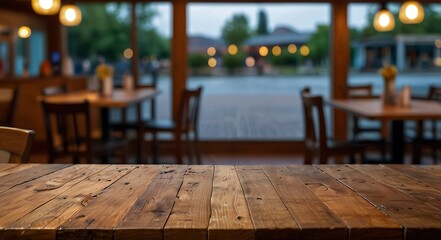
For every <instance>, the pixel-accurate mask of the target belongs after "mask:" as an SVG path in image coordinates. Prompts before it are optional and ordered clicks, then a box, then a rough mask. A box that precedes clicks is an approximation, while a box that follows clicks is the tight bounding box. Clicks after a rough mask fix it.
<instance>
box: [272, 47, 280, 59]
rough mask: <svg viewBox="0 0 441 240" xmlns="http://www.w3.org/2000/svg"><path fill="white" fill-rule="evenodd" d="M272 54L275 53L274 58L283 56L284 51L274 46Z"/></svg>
mask: <svg viewBox="0 0 441 240" xmlns="http://www.w3.org/2000/svg"><path fill="white" fill-rule="evenodd" d="M271 52H272V53H273V55H274V56H276V57H277V56H280V54H282V49H281V48H280V47H279V46H274V47H273V49H272V50H271Z"/></svg>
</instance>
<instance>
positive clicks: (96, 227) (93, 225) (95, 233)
mask: <svg viewBox="0 0 441 240" xmlns="http://www.w3.org/2000/svg"><path fill="white" fill-rule="evenodd" d="M161 168H162V166H160V165H152V166H142V165H141V166H137V167H136V168H135V169H134V170H133V171H131V172H130V173H129V174H127V175H125V176H124V177H122V178H120V179H119V180H118V181H117V182H116V183H114V184H112V185H111V186H110V187H108V188H107V189H106V190H105V191H104V192H103V193H102V194H100V195H99V196H98V197H97V198H96V199H95V200H94V201H92V202H91V203H89V204H88V205H87V206H86V207H85V208H84V209H82V210H81V211H79V212H78V213H77V214H75V215H74V216H72V217H71V218H70V219H69V220H68V221H67V222H65V223H64V224H62V225H61V226H60V227H59V230H58V233H57V239H89V238H105V239H113V229H114V228H115V227H117V226H118V225H119V223H120V222H121V219H122V218H123V217H124V215H125V214H126V213H127V211H128V210H129V209H130V208H131V207H132V205H133V204H134V202H135V201H136V199H138V197H139V196H140V195H141V194H142V193H143V192H144V190H145V189H146V188H147V186H148V185H149V184H150V182H151V180H152V178H153V177H154V176H155V175H156V174H157V173H158V172H159V171H160V170H161Z"/></svg>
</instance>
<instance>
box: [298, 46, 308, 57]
mask: <svg viewBox="0 0 441 240" xmlns="http://www.w3.org/2000/svg"><path fill="white" fill-rule="evenodd" d="M309 53H310V50H309V47H308V46H306V45H303V46H301V47H300V55H302V56H304V57H306V56H308V55H309Z"/></svg>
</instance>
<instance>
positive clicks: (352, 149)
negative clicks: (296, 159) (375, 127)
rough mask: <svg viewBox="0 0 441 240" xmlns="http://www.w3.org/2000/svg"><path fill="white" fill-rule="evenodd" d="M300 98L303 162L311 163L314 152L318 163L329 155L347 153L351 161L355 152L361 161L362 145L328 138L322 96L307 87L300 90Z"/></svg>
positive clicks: (362, 160)
mask: <svg viewBox="0 0 441 240" xmlns="http://www.w3.org/2000/svg"><path fill="white" fill-rule="evenodd" d="M301 98H302V102H303V117H304V123H305V126H304V127H305V160H304V163H305V164H311V163H312V160H313V157H314V154H317V155H319V159H320V161H319V162H320V164H326V163H327V162H328V158H329V157H331V156H341V155H349V156H350V160H351V162H355V158H354V155H356V154H358V155H359V156H360V159H361V163H363V162H364V148H363V146H361V145H358V144H352V143H349V142H337V141H332V140H330V139H329V138H328V136H327V130H326V122H325V116H324V112H323V99H322V97H321V96H311V95H310V90H309V88H305V89H303V90H302V91H301ZM317 118H318V121H317ZM316 128H317V129H316Z"/></svg>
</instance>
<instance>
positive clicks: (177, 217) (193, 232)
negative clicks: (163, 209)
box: [164, 166, 213, 240]
mask: <svg viewBox="0 0 441 240" xmlns="http://www.w3.org/2000/svg"><path fill="white" fill-rule="evenodd" d="M212 186H213V166H191V167H189V168H188V169H187V172H186V173H185V176H184V181H183V183H182V186H181V189H180V190H179V193H178V196H177V199H176V202H175V205H174V207H173V210H172V212H171V214H170V217H169V219H168V221H167V223H166V225H165V227H164V239H167V240H170V239H182V240H185V239H192V240H197V239H207V237H208V234H207V228H208V222H209V218H210V214H211V210H210V198H211V191H212Z"/></svg>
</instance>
